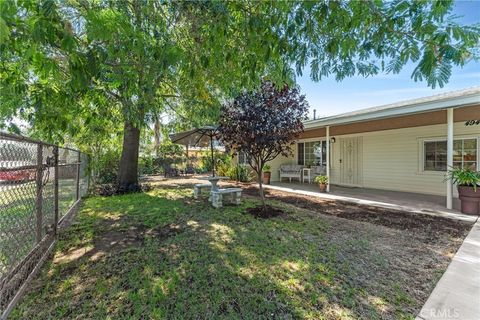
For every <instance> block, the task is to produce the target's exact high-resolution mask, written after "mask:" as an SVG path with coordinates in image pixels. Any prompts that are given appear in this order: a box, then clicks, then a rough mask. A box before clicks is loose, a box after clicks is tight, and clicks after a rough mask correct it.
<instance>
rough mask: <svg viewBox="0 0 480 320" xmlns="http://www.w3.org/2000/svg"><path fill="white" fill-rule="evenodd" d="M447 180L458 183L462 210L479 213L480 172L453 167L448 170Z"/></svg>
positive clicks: (463, 211) (468, 212)
mask: <svg viewBox="0 0 480 320" xmlns="http://www.w3.org/2000/svg"><path fill="white" fill-rule="evenodd" d="M447 180H452V182H453V183H454V184H456V185H457V189H458V196H459V198H460V201H461V211H462V213H466V214H478V213H479V207H480V188H479V186H480V172H478V171H474V170H472V169H470V168H453V169H451V170H449V171H448V174H447Z"/></svg>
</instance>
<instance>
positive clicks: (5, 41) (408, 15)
mask: <svg viewBox="0 0 480 320" xmlns="http://www.w3.org/2000/svg"><path fill="white" fill-rule="evenodd" d="M452 6H453V1H452V0H447V1H414V0H394V1H366V2H364V1H320V2H314V1H288V2H280V1H243V2H237V1H231V2H217V1H215V2H214V1H134V0H117V1H109V0H98V1H84V0H72V1H55V0H41V1H38V0H24V1H9V0H0V60H1V62H2V63H1V64H0V92H1V94H0V127H2V126H3V127H4V126H6V125H8V124H9V123H10V121H11V120H12V119H16V118H21V119H23V120H26V121H27V122H28V123H29V124H30V125H31V126H32V127H33V129H34V130H33V133H34V134H35V135H37V136H39V137H42V138H44V139H48V140H49V141H51V142H57V143H58V142H63V143H75V144H77V146H78V147H80V148H81V149H82V150H83V149H84V148H85V149H86V150H84V151H93V150H88V149H90V147H89V144H88V143H87V144H85V143H84V141H83V139H82V140H79V139H77V137H78V136H80V135H81V136H84V137H85V136H87V135H90V136H92V137H93V136H95V137H96V140H97V141H102V143H103V142H105V141H109V140H110V139H111V140H112V141H115V143H117V142H118V139H117V134H115V133H117V132H119V131H120V133H123V134H124V137H125V138H127V141H128V143H126V144H124V145H123V146H122V147H121V148H123V151H122V159H124V161H123V163H122V165H123V166H120V171H122V170H123V171H129V172H134V173H136V172H137V160H138V145H139V140H140V139H139V136H140V134H139V130H141V129H142V128H143V127H144V126H145V125H146V124H147V123H149V122H151V119H152V118H155V117H157V116H158V114H162V113H165V114H168V115H169V116H171V117H174V118H176V119H178V120H179V123H177V124H178V126H179V127H187V126H188V127H191V126H198V125H201V124H205V123H207V122H210V123H211V122H212V121H214V120H216V119H217V118H218V116H219V105H220V101H224V100H225V99H228V98H231V97H235V96H237V95H238V94H240V93H241V92H242V90H244V89H246V90H252V89H253V88H255V87H257V86H258V85H259V84H260V83H261V80H262V79H263V78H264V77H268V79H270V80H271V81H272V82H273V83H276V84H278V85H280V84H282V85H283V83H287V84H289V85H290V86H292V85H293V84H294V80H295V76H296V75H301V74H303V72H304V70H305V68H306V67H307V65H309V69H310V75H311V78H312V79H313V80H315V81H319V80H321V79H322V78H323V77H327V76H333V77H335V78H336V79H337V80H341V79H343V78H345V77H349V76H353V75H355V74H359V75H362V76H369V75H373V74H377V73H379V72H386V73H397V72H399V71H400V70H401V68H402V67H403V66H404V65H405V64H406V63H407V62H408V61H413V62H415V63H416V65H417V67H416V68H415V70H414V71H413V74H412V78H413V79H414V80H415V81H420V80H426V82H427V84H428V85H429V86H432V87H435V86H437V85H439V86H443V85H444V84H445V83H446V82H447V81H448V79H449V77H450V75H451V70H452V66H453V65H460V66H462V65H464V64H465V63H467V62H468V61H470V60H477V59H478V58H479V49H478V43H479V39H480V28H479V26H478V24H477V25H471V26H463V25H459V24H458V22H457V21H456V20H455V17H454V16H452V14H451V9H452ZM12 128H13V129H15V128H14V127H12ZM102 128H108V129H111V130H103V129H102ZM123 128H126V129H127V130H124V129H123ZM122 130H123V131H122ZM112 132H115V133H112ZM118 147H120V146H118ZM127 160H128V161H127ZM120 176H122V175H120ZM133 176H134V175H133ZM133 176H132V175H130V178H131V177H133ZM133 180H135V179H133ZM130 182H134V181H130Z"/></svg>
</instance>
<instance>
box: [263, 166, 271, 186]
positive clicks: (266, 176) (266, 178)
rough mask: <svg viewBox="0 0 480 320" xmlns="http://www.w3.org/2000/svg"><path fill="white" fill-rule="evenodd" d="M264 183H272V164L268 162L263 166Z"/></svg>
mask: <svg viewBox="0 0 480 320" xmlns="http://www.w3.org/2000/svg"><path fill="white" fill-rule="evenodd" d="M262 171H263V183H264V184H270V176H271V175H272V173H271V171H270V166H269V165H268V164H266V165H264V166H263V169H262Z"/></svg>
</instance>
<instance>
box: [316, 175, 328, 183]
mask: <svg viewBox="0 0 480 320" xmlns="http://www.w3.org/2000/svg"><path fill="white" fill-rule="evenodd" d="M314 182H315V183H318V184H327V183H328V177H327V176H316V177H315V180H314Z"/></svg>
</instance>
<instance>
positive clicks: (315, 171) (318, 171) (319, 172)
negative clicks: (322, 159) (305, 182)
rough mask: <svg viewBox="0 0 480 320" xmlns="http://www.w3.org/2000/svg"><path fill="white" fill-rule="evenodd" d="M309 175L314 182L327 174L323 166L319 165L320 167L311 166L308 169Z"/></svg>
mask: <svg viewBox="0 0 480 320" xmlns="http://www.w3.org/2000/svg"><path fill="white" fill-rule="evenodd" d="M310 169H311V170H312V171H311V175H312V180H315V178H316V177H318V176H324V175H326V174H327V168H326V166H325V165H320V166H312V167H310Z"/></svg>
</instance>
